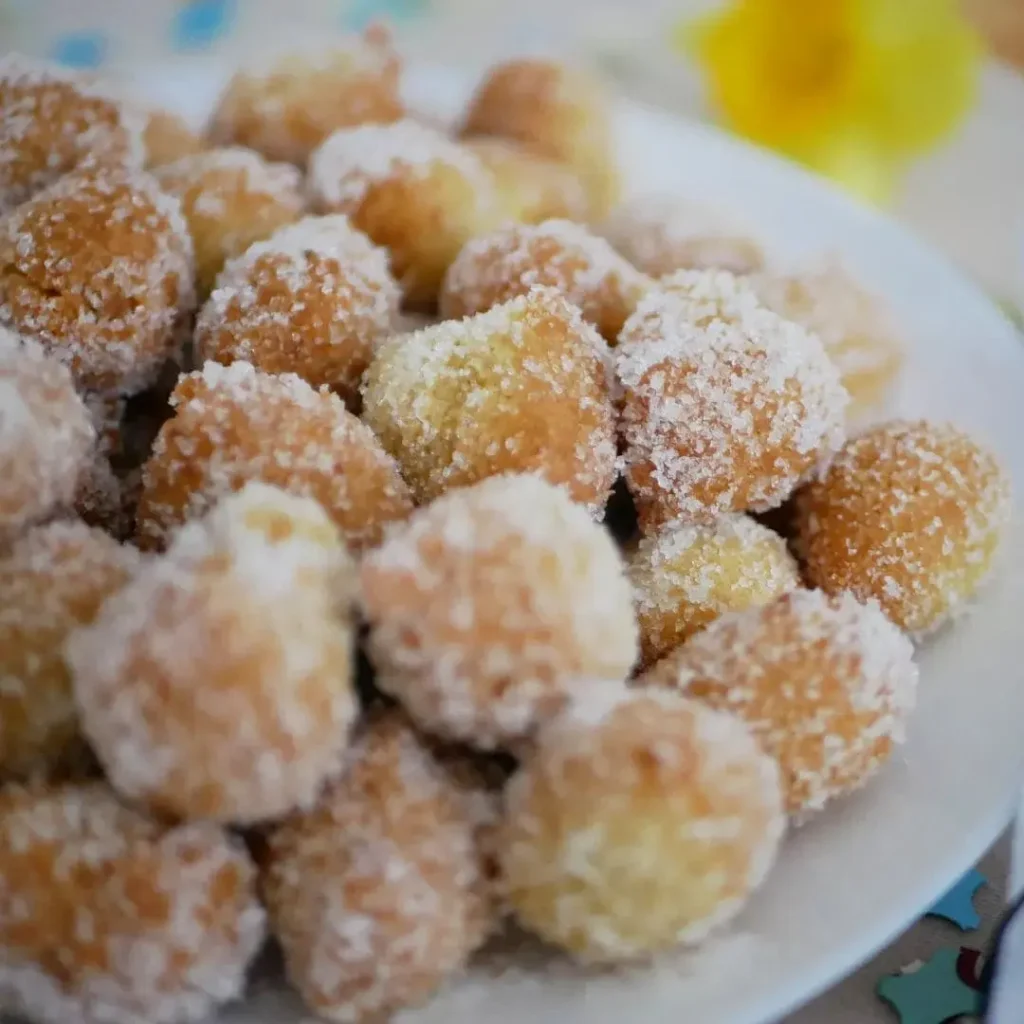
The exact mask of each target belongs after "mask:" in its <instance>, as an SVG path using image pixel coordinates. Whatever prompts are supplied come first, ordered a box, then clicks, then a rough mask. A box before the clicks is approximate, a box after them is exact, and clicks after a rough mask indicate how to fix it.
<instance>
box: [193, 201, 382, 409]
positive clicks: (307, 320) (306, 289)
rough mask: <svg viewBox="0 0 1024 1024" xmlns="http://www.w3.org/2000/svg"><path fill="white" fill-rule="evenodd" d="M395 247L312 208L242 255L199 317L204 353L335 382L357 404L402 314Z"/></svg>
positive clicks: (316, 382)
mask: <svg viewBox="0 0 1024 1024" xmlns="http://www.w3.org/2000/svg"><path fill="white" fill-rule="evenodd" d="M399 297H400V296H399V289H398V285H397V284H396V283H395V279H394V278H393V277H392V276H391V272H390V270H389V269H388V257H387V253H386V252H385V251H384V250H383V249H380V248H378V247H377V246H375V245H374V244H373V243H372V242H371V241H370V240H369V239H368V238H367V237H366V236H365V235H363V234H362V233H361V232H359V231H356V230H355V229H354V228H353V227H352V226H351V225H350V224H349V222H348V220H347V218H345V217H343V216H342V215H341V214H334V215H331V216H326V217H306V218H304V219H303V220H301V221H299V222H298V223H297V224H292V225H290V226H289V227H286V228H282V229H281V230H280V231H277V232H276V233H275V234H273V235H272V236H271V237H270V238H268V239H267V240H266V241H265V242H260V243H258V244H256V245H253V246H251V247H250V248H249V249H248V250H247V251H246V252H245V253H244V254H243V255H242V256H239V257H238V258H237V259H235V260H232V261H231V262H230V263H229V264H228V265H227V267H226V268H225V269H224V272H223V273H222V274H221V276H220V279H219V281H218V282H217V290H216V291H215V292H214V293H213V295H212V296H211V297H210V301H209V302H207V303H206V305H205V306H204V307H203V309H202V310H201V312H200V314H199V318H198V320H197V321H196V335H195V347H196V354H197V357H198V358H199V359H200V360H206V359H213V360H216V361H217V362H219V363H231V362H234V361H235V360H236V359H244V360H247V361H248V362H251V363H252V364H253V365H254V366H256V367H258V368H259V369H260V370H264V371H266V372H267V373H295V374H298V376H300V377H302V378H303V379H304V380H306V381H308V382H309V383H310V384H312V385H313V386H314V387H320V386H321V385H326V386H328V387H330V388H332V389H333V390H334V391H336V392H337V393H338V394H339V395H340V396H341V397H342V398H343V399H345V401H346V402H347V403H348V404H349V406H350V407H354V406H358V404H359V382H360V381H361V380H362V376H363V373H364V372H365V371H366V368H367V366H369V364H370V360H371V359H372V357H373V354H374V352H375V351H376V349H377V347H378V346H379V345H380V344H381V343H382V342H383V341H384V340H385V339H386V338H388V337H390V335H391V334H392V333H393V331H394V329H395V327H396V325H397V322H398V303H399Z"/></svg>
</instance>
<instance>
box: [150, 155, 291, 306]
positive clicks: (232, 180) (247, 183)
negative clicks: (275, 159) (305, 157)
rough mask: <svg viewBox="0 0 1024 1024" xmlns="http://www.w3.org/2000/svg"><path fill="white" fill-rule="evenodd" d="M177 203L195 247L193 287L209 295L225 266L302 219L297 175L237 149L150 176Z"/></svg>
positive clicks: (196, 157)
mask: <svg viewBox="0 0 1024 1024" xmlns="http://www.w3.org/2000/svg"><path fill="white" fill-rule="evenodd" d="M154 174H155V175H156V179H157V181H159V182H160V187H161V188H163V189H164V190H165V191H166V192H170V193H171V195H174V196H177V197H178V198H179V199H180V200H181V208H182V212H183V213H184V215H185V219H186V221H188V228H189V231H190V232H191V235H192V245H193V247H194V248H195V261H196V286H197V289H198V291H199V294H200V296H201V297H205V296H207V295H209V294H210V292H211V291H212V290H213V285H214V281H215V280H216V278H217V275H218V274H219V273H220V271H221V268H222V267H223V266H224V263H225V262H226V261H227V260H229V259H231V258H232V257H233V256H239V255H241V254H242V253H243V252H245V250H246V249H248V248H249V246H250V245H252V243H253V242H258V241H260V240H261V239H263V238H267V237H268V236H269V235H271V234H273V233H274V232H275V231H276V230H277V229H278V228H280V227H283V226H284V225H285V224H291V223H292V222H293V221H296V220H298V219H299V217H301V216H302V211H303V207H304V205H305V199H304V197H303V195H302V190H301V186H302V176H301V174H300V173H299V171H298V170H297V169H296V168H295V167H292V165H291V164H282V163H278V164H272V163H268V162H267V161H266V160H264V159H263V157H261V156H260V155H259V153H255V152H253V150H251V149H243V148H242V147H240V146H233V147H228V148H225V149H208V150H206V151H205V152H202V153H194V154H192V155H190V156H185V157H182V158H181V159H180V160H177V161H175V162H174V163H172V164H168V165H167V166H166V167H159V168H157V169H156V171H154Z"/></svg>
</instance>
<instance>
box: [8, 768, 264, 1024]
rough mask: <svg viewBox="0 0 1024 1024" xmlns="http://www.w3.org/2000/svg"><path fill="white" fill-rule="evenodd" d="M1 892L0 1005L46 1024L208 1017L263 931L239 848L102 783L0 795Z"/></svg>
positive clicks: (252, 874) (172, 1022) (234, 985)
mask: <svg viewBox="0 0 1024 1024" xmlns="http://www.w3.org/2000/svg"><path fill="white" fill-rule="evenodd" d="M0 891H2V892H3V893H4V898H3V899H2V900H0V960H2V962H3V968H2V969H0V999H2V1000H3V1003H4V1008H5V1009H8V1010H11V1011H12V1012H14V1013H17V1014H19V1015H20V1014H24V1015H25V1016H26V1017H28V1018H29V1019H31V1020H33V1021H38V1022H40V1024H85V1022H99V1021H111V1022H114V1021H116V1022H117V1024H182V1022H184V1021H202V1020H207V1019H208V1018H209V1015H210V1014H211V1013H213V1012H214V1011H215V1010H216V1009H217V1007H218V1006H220V1005H222V1004H224V1003H227V1002H230V1001H232V1000H234V999H237V998H238V997H239V996H240V995H241V994H242V992H243V990H244V988H245V979H246V971H247V968H248V966H249V964H250V962H251V961H252V959H253V957H254V956H255V955H256V953H257V952H258V951H259V949H260V947H261V945H262V943H263V937H264V933H265V914H264V912H263V909H262V908H261V907H260V904H259V901H258V899H257V896H256V870H255V868H254V867H253V864H252V862H251V861H250V859H249V857H248V855H247V854H246V853H245V850H244V848H243V847H242V845H241V843H240V842H239V841H237V840H235V839H233V838H231V837H229V836H228V835H226V834H225V833H224V832H223V831H222V830H221V829H219V828H217V827H216V826H215V825H211V824H206V823H196V824H191V825H182V826H179V827H177V828H169V829H168V828H163V827H161V826H160V825H158V824H157V823H155V822H154V821H152V820H150V819H149V818H146V817H144V816H143V815H141V814H139V813H138V812H136V811H133V810H131V809H129V808H127V807H124V806H122V805H121V804H120V803H118V801H117V799H116V798H115V797H114V795H113V793H112V792H111V791H110V790H109V789H108V788H107V787H106V786H105V785H103V784H102V783H91V784H88V785H64V786H59V787H55V788H48V789H43V788H31V789H23V788H20V787H9V788H7V789H4V790H3V791H2V792H0Z"/></svg>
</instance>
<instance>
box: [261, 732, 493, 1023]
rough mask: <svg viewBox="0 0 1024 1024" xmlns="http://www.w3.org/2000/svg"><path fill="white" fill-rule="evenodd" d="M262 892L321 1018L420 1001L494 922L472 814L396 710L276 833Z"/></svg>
mask: <svg viewBox="0 0 1024 1024" xmlns="http://www.w3.org/2000/svg"><path fill="white" fill-rule="evenodd" d="M263 893H264V898H265V900H266V903H267V906H268V908H269V911H270V919H271V927H272V929H273V932H274V934H275V936H276V937H277V939H278V940H279V941H280V943H281V946H282V949H283V950H284V957H285V964H286V968H287V971H288V977H289V978H290V979H291V981H292V983H293V984H294V985H295V987H296V988H297V989H298V990H299V993H300V994H301V995H302V997H303V999H304V1000H305V1002H306V1004H307V1005H308V1006H309V1008H310V1009H311V1010H312V1011H313V1012H314V1013H316V1014H317V1016H318V1017H320V1018H322V1019H324V1020H329V1021H339V1022H351V1021H376V1020H386V1019H390V1017H391V1015H392V1014H394V1013H397V1012H398V1011H400V1010H402V1009H404V1008H406V1007H414V1006H417V1005H420V1004H422V1003H424V1002H426V1001H427V999H429V998H430V996H431V995H432V994H433V993H434V991H435V990H436V989H437V988H438V987H439V986H440V985H441V984H442V983H443V982H444V981H445V980H446V979H448V978H449V977H451V976H452V975H454V974H455V973H456V972H458V971H460V970H461V969H462V968H463V967H464V966H465V964H466V961H467V960H468V958H469V957H470V955H471V954H472V953H473V951H474V950H475V949H476V948H477V947H478V946H479V945H480V944H481V942H482V941H483V939H484V938H485V937H486V935H487V933H488V930H489V928H490V925H491V912H490V906H489V901H488V900H487V898H486V893H485V891H484V885H483V879H482V877H481V874H480V865H479V856H478V853H477V850H476V848H475V843H474V823H473V820H472V818H471V817H470V816H469V815H468V814H467V813H466V809H465V806H464V804H463V801H462V800H461V799H460V797H459V794H458V793H457V791H456V790H455V788H454V787H453V786H452V785H451V783H450V782H449V781H448V780H447V779H446V777H445V775H444V773H443V772H442V770H441V768H440V767H439V766H438V765H437V763H436V762H435V761H434V760H433V759H432V758H431V757H430V755H429V754H428V753H427V751H426V750H425V749H424V748H423V747H422V746H421V744H420V743H419V741H418V740H417V739H416V737H415V735H414V734H413V732H412V731H411V730H410V729H409V728H408V727H407V726H406V725H404V724H403V722H402V721H401V719H400V718H399V716H397V715H394V714H392V715H389V716H386V717H384V718H381V719H378V720H377V721H374V722H372V723H371V724H370V726H369V727H368V728H367V729H366V732H365V733H364V735H363V736H362V737H361V738H360V740H359V741H358V743H357V744H356V746H355V749H354V751H353V755H352V757H351V759H350V761H349V765H348V769H347V771H346V773H345V775H344V777H343V778H342V779H340V780H339V781H338V782H337V783H335V784H334V785H333V786H331V787H330V788H329V789H328V791H327V792H326V793H325V795H324V797H323V799H322V801H321V802H320V804H319V806H318V807H317V808H316V809H315V810H313V811H311V812H310V813H308V814H305V815H298V816H296V817H294V818H293V819H292V820H290V821H289V822H287V823H286V824H285V825H283V826H282V827H281V828H280V829H279V830H277V832H275V833H274V835H273V836H272V837H271V839H270V845H269V850H268V866H267V869H266V871H265V872H264V877H263Z"/></svg>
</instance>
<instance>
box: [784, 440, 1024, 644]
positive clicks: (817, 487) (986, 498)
mask: <svg viewBox="0 0 1024 1024" xmlns="http://www.w3.org/2000/svg"><path fill="white" fill-rule="evenodd" d="M1011 513H1012V501H1011V497H1010V481H1009V478H1008V477H1007V475H1006V472H1005V471H1004V469H1003V468H1002V466H1000V465H999V463H998V461H997V460H996V459H995V457H994V456H993V455H992V454H990V453H989V452H987V451H985V450H984V449H983V448H981V447H980V446H979V445H978V444H977V443H976V442H975V441H974V440H973V439H972V438H970V437H969V436H968V435H966V434H965V433H963V432H962V431H961V430H959V429H957V428H956V427H954V426H952V425H951V424H946V423H929V422H926V421H923V420H919V421H916V422H909V421H905V420H894V421H891V422H889V423H883V424H880V425H878V426H876V427H872V428H870V429H869V430H866V431H864V432H863V433H861V434H860V435H859V436H857V437H854V438H852V439H851V440H850V441H849V442H848V443H847V444H846V446H845V447H844V448H843V449H842V451H840V452H839V454H838V455H837V456H836V458H835V459H834V460H833V462H832V464H831V466H830V467H829V468H828V469H827V470H826V471H824V472H823V473H822V474H821V475H820V476H819V477H818V479H816V480H814V481H812V482H811V483H809V484H808V485H807V486H806V487H805V488H804V489H803V490H801V491H800V492H799V493H798V496H797V501H796V526H797V542H798V546H799V548H800V553H801V555H802V557H803V558H804V560H805V562H806V571H807V575H808V578H809V579H810V580H811V581H812V582H813V583H814V584H815V585H817V586H820V587H822V588H823V589H824V590H827V591H829V592H830V593H835V592H838V591H842V590H850V591H852V592H853V593H854V594H856V595H857V596H858V597H859V598H860V599H861V600H867V599H869V598H874V599H875V600H877V601H878V602H879V603H880V604H881V606H882V608H883V609H884V610H885V612H886V614H887V615H888V616H889V618H891V619H892V620H893V621H894V622H896V623H897V624H898V625H900V626H902V627H903V629H905V630H907V631H908V632H909V633H911V634H913V635H915V636H921V635H924V634H927V633H929V632H931V631H932V630H934V629H936V628H937V627H939V626H940V625H942V624H943V623H944V622H946V621H947V620H948V619H949V618H950V616H952V615H955V614H956V613H958V612H959V611H961V610H962V609H963V608H964V606H965V603H966V602H967V601H968V600H969V599H970V598H971V597H972V596H973V594H974V592H975V591H976V590H977V588H978V587H979V586H980V585H981V583H982V582H983V581H984V579H985V577H986V576H987V575H988V573H989V572H990V570H991V569H992V565H993V562H994V559H995V554H996V550H997V548H998V546H999V542H1000V540H1001V538H1002V535H1003V533H1004V531H1005V529H1006V526H1007V524H1008V523H1009V520H1010V516H1011Z"/></svg>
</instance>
